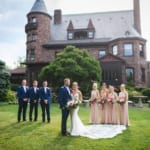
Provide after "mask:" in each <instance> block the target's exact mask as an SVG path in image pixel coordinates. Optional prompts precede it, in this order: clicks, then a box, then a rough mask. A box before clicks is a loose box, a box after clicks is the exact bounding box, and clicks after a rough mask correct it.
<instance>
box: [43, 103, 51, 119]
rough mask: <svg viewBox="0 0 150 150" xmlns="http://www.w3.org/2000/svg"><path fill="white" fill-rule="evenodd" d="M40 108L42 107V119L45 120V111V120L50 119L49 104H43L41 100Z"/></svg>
mask: <svg viewBox="0 0 150 150" xmlns="http://www.w3.org/2000/svg"><path fill="white" fill-rule="evenodd" d="M41 109H42V121H43V122H45V112H46V115H47V121H48V122H49V121H50V104H49V103H48V104H45V103H44V102H41Z"/></svg>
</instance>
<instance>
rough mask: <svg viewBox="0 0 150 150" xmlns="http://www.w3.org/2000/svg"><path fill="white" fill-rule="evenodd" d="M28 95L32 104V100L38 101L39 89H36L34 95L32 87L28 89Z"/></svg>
mask: <svg viewBox="0 0 150 150" xmlns="http://www.w3.org/2000/svg"><path fill="white" fill-rule="evenodd" d="M28 95H29V99H30V102H33V101H34V100H37V101H38V100H39V96H40V95H39V88H37V89H36V93H35V91H34V87H30V88H29V90H28Z"/></svg>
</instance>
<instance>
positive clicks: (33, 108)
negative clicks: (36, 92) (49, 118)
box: [29, 102, 38, 121]
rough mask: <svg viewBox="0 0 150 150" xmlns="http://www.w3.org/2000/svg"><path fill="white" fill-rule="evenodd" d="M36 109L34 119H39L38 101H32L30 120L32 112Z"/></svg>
mask: <svg viewBox="0 0 150 150" xmlns="http://www.w3.org/2000/svg"><path fill="white" fill-rule="evenodd" d="M33 110H34V121H37V117H38V102H36V103H34V102H30V111H29V120H30V121H32V112H33Z"/></svg>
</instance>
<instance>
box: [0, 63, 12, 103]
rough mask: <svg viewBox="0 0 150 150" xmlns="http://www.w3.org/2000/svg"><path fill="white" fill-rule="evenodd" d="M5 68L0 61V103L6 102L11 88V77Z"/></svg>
mask: <svg viewBox="0 0 150 150" xmlns="http://www.w3.org/2000/svg"><path fill="white" fill-rule="evenodd" d="M5 68H6V66H5V63H4V62H3V61H0V101H5V97H6V95H7V92H8V90H9V87H10V82H9V77H10V75H9V73H8V72H6V70H5Z"/></svg>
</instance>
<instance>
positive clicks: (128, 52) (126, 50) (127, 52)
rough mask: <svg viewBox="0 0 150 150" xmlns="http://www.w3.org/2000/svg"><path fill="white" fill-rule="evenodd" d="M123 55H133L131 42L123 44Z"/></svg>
mask: <svg viewBox="0 0 150 150" xmlns="http://www.w3.org/2000/svg"><path fill="white" fill-rule="evenodd" d="M124 56H133V44H124Z"/></svg>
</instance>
